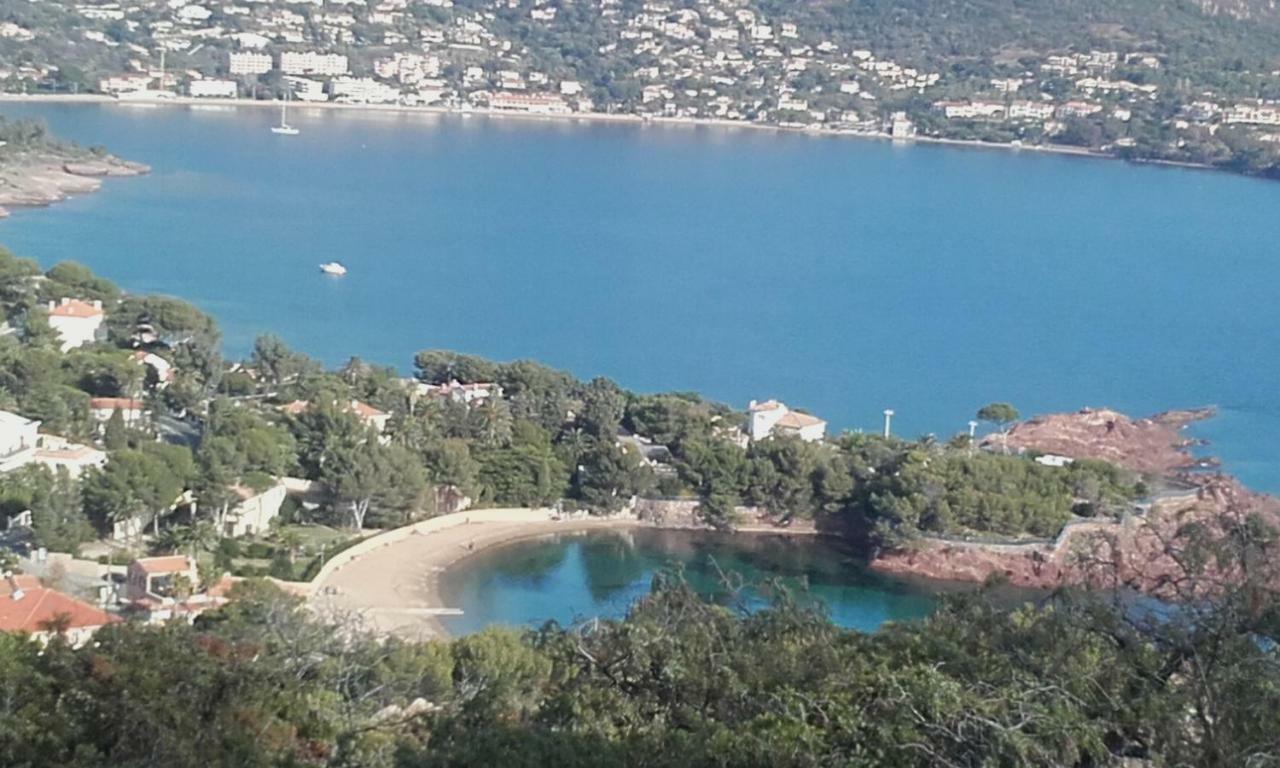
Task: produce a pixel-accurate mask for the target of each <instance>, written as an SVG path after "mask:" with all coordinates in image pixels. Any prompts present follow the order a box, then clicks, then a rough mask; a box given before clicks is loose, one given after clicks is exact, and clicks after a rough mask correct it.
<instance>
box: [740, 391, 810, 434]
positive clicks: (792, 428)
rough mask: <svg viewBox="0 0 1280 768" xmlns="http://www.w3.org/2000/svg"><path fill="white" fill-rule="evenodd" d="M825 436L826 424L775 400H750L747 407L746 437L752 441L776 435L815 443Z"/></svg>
mask: <svg viewBox="0 0 1280 768" xmlns="http://www.w3.org/2000/svg"><path fill="white" fill-rule="evenodd" d="M826 434H827V422H825V421H823V420H822V419H819V418H817V417H816V416H811V415H809V414H807V413H801V412H800V411H793V410H791V409H790V408H788V407H787V406H786V405H784V404H783V403H780V402H778V401H777V400H766V401H764V402H756V401H755V400H752V401H751V403H750V404H749V405H748V406H747V435H748V436H749V437H750V438H751V439H752V440H764V439H765V438H768V437H773V436H775V435H778V436H784V437H798V438H800V439H801V440H804V441H805V442H816V441H819V440H821V439H822V438H823V437H825V436H826Z"/></svg>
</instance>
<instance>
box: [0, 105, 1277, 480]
mask: <svg viewBox="0 0 1280 768" xmlns="http://www.w3.org/2000/svg"><path fill="white" fill-rule="evenodd" d="M0 111H3V112H4V113H6V114H10V115H18V114H21V115H27V116H33V115H34V116H40V117H43V118H44V119H46V120H47V122H48V123H49V124H50V125H51V126H52V127H53V128H54V129H55V130H56V131H57V132H58V133H60V134H62V135H65V136H68V137H70V138H74V139H76V140H78V141H81V142H84V143H89V144H103V145H106V146H108V147H110V148H112V149H113V150H114V151H115V152H117V153H118V154H121V155H123V156H125V157H129V158H132V159H137V160H141V161H143V162H146V163H149V164H151V165H152V166H153V167H154V168H155V173H154V174H152V175H151V176H149V177H146V178H142V179H128V180H112V181H109V182H108V184H107V189H106V191H104V192H103V193H101V194H97V195H93V196H89V197H85V198H82V199H78V200H75V201H72V202H70V203H67V204H63V205H59V206H56V207H54V208H52V209H49V210H38V211H35V210H33V211H19V212H17V213H16V214H15V215H14V216H13V218H12V219H10V220H8V221H6V222H4V223H0V242H3V243H5V244H7V245H9V246H10V247H11V248H13V249H14V250H16V251H18V252H20V253H22V254H24V255H28V256H32V257H35V258H37V259H39V260H40V261H41V262H43V263H46V264H48V263H52V262H54V261H56V260H59V259H68V258H70V259H77V260H80V261H84V262H86V263H88V264H89V265H91V266H92V267H94V268H95V269H97V270H99V271H101V272H102V273H103V274H105V275H107V276H109V277H111V278H113V279H115V280H117V281H119V282H120V283H121V284H123V285H124V286H126V287H127V288H129V289H131V290H135V291H159V292H167V293H172V294H176V295H180V296H184V297H187V298H190V299H192V300H194V301H195V302H197V303H198V304H199V305H201V306H202V307H204V308H206V309H207V310H209V311H211V312H213V313H214V314H215V315H216V316H217V317H218V319H219V320H220V321H221V323H222V324H223V326H224V328H225V329H226V334H227V346H228V349H229V351H230V352H232V353H242V352H244V351H245V350H247V348H248V347H249V345H250V344H251V342H252V339H253V337H254V336H255V335H256V334H257V333H260V332H263V331H268V330H270V331H274V332H276V333H278V334H279V335H281V336H282V337H284V338H285V339H286V340H287V341H288V342H290V343H291V344H294V345H296V346H298V347H300V348H302V349H304V350H306V351H308V352H310V353H312V354H314V355H317V356H319V357H322V358H324V359H325V360H327V361H329V362H333V363H340V362H342V361H344V360H345V359H346V358H347V357H349V356H351V355H353V354H356V355H359V356H361V357H363V358H365V359H369V360H374V361H378V362H385V363H390V364H395V365H397V366H399V367H401V368H403V369H407V368H408V367H409V363H410V360H411V356H412V353H413V352H414V351H416V350H418V349H421V348H424V347H446V348H453V349H459V350H464V351H468V352H474V353H478V354H483V355H488V356H491V357H496V358H515V357H532V358H536V359H539V360H543V361H545V362H547V363H550V364H552V365H556V366H560V367H564V368H567V369H570V370H572V371H573V372H575V373H577V374H579V375H581V376H595V375H605V376H610V377H612V378H615V379H617V380H618V381H620V382H621V383H622V384H623V385H625V386H628V387H631V388H634V389H638V390H641V391H658V390H672V389H686V390H697V391H700V392H703V393H704V394H706V395H708V396H711V397H714V398H717V399H722V400H725V401H728V402H732V403H735V404H739V405H745V403H746V401H747V400H748V399H750V398H753V397H755V398H763V397H779V398H782V399H784V400H786V401H788V402H789V403H791V404H792V405H794V406H800V407H805V408H808V409H811V410H813V411H815V412H816V413H819V414H820V415H822V416H824V417H826V418H827V419H829V420H830V421H831V422H832V424H833V425H834V426H836V427H841V428H868V429H875V428H877V427H878V424H879V420H880V415H879V414H880V412H881V410H882V409H883V408H886V407H892V408H894V409H896V411H897V413H898V415H897V417H896V418H895V425H896V428H897V429H898V430H899V431H901V432H902V433H905V434H907V435H910V436H915V435H918V434H921V433H924V432H936V433H939V434H942V435H949V434H952V433H954V432H958V431H960V430H963V429H964V428H965V422H966V421H967V419H968V418H969V417H970V415H971V414H972V413H973V412H974V410H975V409H976V408H977V407H978V406H980V405H982V404H983V403H985V402H987V401H991V400H997V399H998V400H1009V401H1011V402H1013V403H1015V404H1016V405H1018V406H1019V407H1020V408H1021V409H1022V410H1023V412H1024V413H1036V412H1046V411H1055V410H1064V409H1075V408H1078V407H1080V406H1084V405H1094V406H1103V405H1106V406H1111V407H1115V408H1119V409H1122V410H1126V411H1129V412H1131V413H1135V414H1145V413H1150V412H1153V411H1156V410H1161V409H1165V408H1175V407H1189V406H1198V405H1202V404H1217V405H1219V406H1221V408H1222V409H1223V410H1222V415H1221V417H1220V418H1219V419H1217V420H1215V421H1214V422H1211V423H1209V424H1205V425H1202V426H1200V427H1198V428H1197V430H1196V434H1197V435H1201V436H1205V437H1208V438H1210V439H1211V440H1213V441H1214V446H1213V449H1212V450H1213V451H1214V452H1215V453H1217V454H1219V455H1221V456H1222V457H1223V458H1224V459H1225V461H1226V464H1227V467H1228V469H1230V470H1232V471H1234V472H1237V473H1238V474H1240V475H1241V476H1242V477H1243V478H1244V479H1245V480H1246V481H1247V482H1249V483H1251V484H1253V485H1255V486H1257V487H1262V488H1266V489H1270V490H1280V452H1277V451H1276V450H1275V448H1274V442H1275V439H1276V435H1277V433H1278V432H1280V406H1278V405H1277V402H1276V398H1275V395H1276V392H1277V390H1278V388H1280V387H1278V386H1277V385H1278V384H1280V354H1278V353H1280V336H1277V333H1276V332H1275V328H1276V327H1277V321H1280V302H1277V301H1276V296H1277V285H1278V283H1280V259H1278V258H1277V255H1278V253H1277V252H1278V251H1280V216H1277V212H1278V211H1280V184H1275V183H1268V182H1261V181H1255V180H1251V179H1245V178H1239V177H1234V176H1228V175H1224V174H1215V173H1207V172H1199V171H1189V170H1180V169H1167V168H1151V167H1134V166H1129V165H1125V164H1121V163H1117V162H1106V161H1092V160H1082V159H1077V158H1065V157H1054V156H1045V155H1038V154H1033V153H1014V152H998V151H980V150H961V149H953V148H940V147H930V146H911V147H901V146H893V145H890V144H886V143H879V142H871V141H857V140H848V139H833V138H819V137H811V136H801V135H781V134H773V133H767V132H757V131H747V130H739V131H734V130H724V129H692V128H672V127H656V126H648V127H645V126H617V125H608V126H603V125H572V124H564V123H533V122H525V121H515V120H487V119H482V118H473V119H462V118H459V117H440V116H423V115H413V116H401V115H387V114H351V113H343V114H338V113H333V112H325V113H320V112H315V111H313V112H311V113H308V112H306V111H302V112H300V114H299V115H298V116H297V123H298V124H299V125H300V126H301V127H302V130H303V133H302V135H301V136H298V137H295V138H282V137H279V136H274V135H272V134H271V133H270V132H269V131H267V126H268V125H269V124H270V123H271V121H272V120H273V119H274V117H275V115H274V113H272V112H271V111H270V110H239V111H196V110H188V109H185V108H150V109H148V108H142V107H128V106H119V105H103V106H84V105H79V106H72V105H36V104H30V105H5V106H3V107H2V108H0ZM330 259H338V260H341V261H343V262H344V263H346V264H347V266H348V267H349V268H350V269H351V273H350V274H349V275H348V276H347V277H346V278H344V279H341V280H334V279H328V278H325V277H323V276H322V275H320V274H319V273H318V272H317V270H316V265H317V264H318V263H319V262H322V261H328V260H330Z"/></svg>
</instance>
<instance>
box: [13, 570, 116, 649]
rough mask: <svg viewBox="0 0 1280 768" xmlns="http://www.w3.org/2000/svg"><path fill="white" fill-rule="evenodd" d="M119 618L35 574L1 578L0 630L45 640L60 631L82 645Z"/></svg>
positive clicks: (69, 640)
mask: <svg viewBox="0 0 1280 768" xmlns="http://www.w3.org/2000/svg"><path fill="white" fill-rule="evenodd" d="M118 621H120V618H119V617H118V616H113V615H111V614H109V613H107V612H106V611H104V610H102V609H101V608H96V607H94V606H92V605H90V604H88V603H86V602H84V601H82V600H77V599H76V598H74V597H71V596H70V595H67V594H64V593H62V592H59V591H58V590H56V589H50V588H48V587H45V586H43V585H42V584H41V583H40V581H39V579H37V578H36V577H34V576H29V575H25V574H22V575H16V576H9V577H7V578H0V631H4V632H19V633H23V634H27V635H30V636H31V637H33V638H35V639H37V640H39V641H40V642H42V643H47V642H49V640H51V639H53V637H54V636H56V635H58V634H61V635H62V637H64V638H65V639H66V640H67V642H68V643H70V644H71V645H72V646H75V647H79V646H81V645H84V644H85V643H86V642H88V640H89V638H91V637H92V636H93V633H94V632H97V631H98V630H99V629H101V628H102V627H105V626H106V625H108V624H113V623H115V622H118Z"/></svg>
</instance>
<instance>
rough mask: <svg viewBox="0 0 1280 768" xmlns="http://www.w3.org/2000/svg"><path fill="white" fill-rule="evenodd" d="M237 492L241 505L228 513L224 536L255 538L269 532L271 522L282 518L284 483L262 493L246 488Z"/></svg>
mask: <svg viewBox="0 0 1280 768" xmlns="http://www.w3.org/2000/svg"><path fill="white" fill-rule="evenodd" d="M235 491H236V494H237V495H238V496H239V497H240V503H238V504H236V505H235V506H234V507H232V508H231V509H230V510H229V511H228V512H227V517H226V520H225V521H224V522H223V531H222V533H223V535H224V536H231V537H233V538H234V537H238V536H253V535H255V534H261V533H265V532H266V531H267V530H269V529H270V527H271V521H272V520H275V519H276V518H277V517H279V516H280V507H281V505H283V504H284V498H285V493H286V490H285V486H284V483H282V482H277V483H276V484H275V485H273V486H271V487H270V488H268V489H266V490H265V491H261V492H258V491H254V490H253V489H251V488H246V487H244V486H237V487H236V489H235Z"/></svg>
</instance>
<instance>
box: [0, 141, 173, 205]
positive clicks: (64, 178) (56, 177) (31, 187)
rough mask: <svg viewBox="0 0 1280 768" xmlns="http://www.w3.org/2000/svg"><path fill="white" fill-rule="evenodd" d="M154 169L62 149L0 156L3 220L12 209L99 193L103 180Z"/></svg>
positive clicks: (0, 195) (111, 157)
mask: <svg viewBox="0 0 1280 768" xmlns="http://www.w3.org/2000/svg"><path fill="white" fill-rule="evenodd" d="M150 170H151V169H150V168H149V167H147V166H146V165H143V164H142V163H134V162H130V161H128V160H121V159H119V158H117V157H113V156H111V155H105V154H104V155H97V154H92V153H89V152H86V151H83V150H81V151H73V152H66V151H64V150H60V149H48V150H37V151H34V152H26V153H19V154H13V155H7V156H6V155H3V154H0V217H4V216H8V215H9V209H10V208H16V207H33V206H46V205H52V204H53V203H57V202H61V201H63V200H66V199H67V198H68V197H72V196H74V195H85V194H89V193H91V192H96V191H98V189H99V188H100V187H101V186H102V179H103V178H106V177H113V176H139V175H142V174H145V173H148V172H149V171H150Z"/></svg>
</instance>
